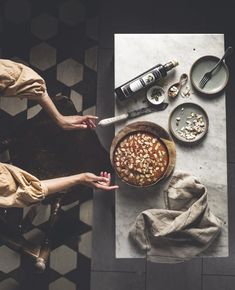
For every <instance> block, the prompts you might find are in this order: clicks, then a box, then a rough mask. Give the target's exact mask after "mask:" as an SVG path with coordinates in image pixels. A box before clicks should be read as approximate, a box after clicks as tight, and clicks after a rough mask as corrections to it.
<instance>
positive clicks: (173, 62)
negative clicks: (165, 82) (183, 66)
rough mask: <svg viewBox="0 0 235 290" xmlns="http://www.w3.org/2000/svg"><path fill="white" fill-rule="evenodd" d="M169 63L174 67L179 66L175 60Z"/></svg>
mask: <svg viewBox="0 0 235 290" xmlns="http://www.w3.org/2000/svg"><path fill="white" fill-rule="evenodd" d="M171 62H172V64H173V66H174V67H175V66H177V65H179V62H178V61H177V60H172V61H171Z"/></svg>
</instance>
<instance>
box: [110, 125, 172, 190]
mask: <svg viewBox="0 0 235 290" xmlns="http://www.w3.org/2000/svg"><path fill="white" fill-rule="evenodd" d="M140 131H141V132H146V133H150V134H153V135H154V136H156V138H158V139H159V140H160V141H161V142H162V143H163V144H164V145H165V146H166V149H167V151H168V158H169V161H168V165H167V168H166V170H165V172H164V174H163V175H162V176H161V177H160V178H159V179H158V180H156V181H155V182H154V183H152V184H149V185H133V184H131V183H128V182H127V181H125V180H123V179H122V178H121V177H120V176H119V174H118V172H117V170H116V167H115V164H114V152H115V149H116V147H117V146H118V145H119V143H120V141H121V140H123V138H125V137H126V136H127V135H129V134H130V133H135V132H140ZM110 160H111V164H112V166H113V168H114V169H115V171H116V174H117V175H118V176H119V178H120V179H121V180H122V181H123V182H124V183H127V184H128V185H131V186H134V187H149V186H152V185H155V184H157V183H158V182H159V181H161V180H163V179H165V178H167V177H168V176H169V175H170V174H171V172H172V171H173V169H174V167H175V161H176V150H175V143H174V141H173V139H172V138H171V136H170V134H169V133H168V132H167V131H166V130H165V129H163V128H162V127H161V126H159V125H157V124H155V123H152V122H146V121H143V122H134V123H131V124H129V125H127V126H126V127H124V128H123V129H121V130H120V131H119V132H118V133H117V134H116V136H115V137H114V139H113V141H112V144H111V148H110Z"/></svg>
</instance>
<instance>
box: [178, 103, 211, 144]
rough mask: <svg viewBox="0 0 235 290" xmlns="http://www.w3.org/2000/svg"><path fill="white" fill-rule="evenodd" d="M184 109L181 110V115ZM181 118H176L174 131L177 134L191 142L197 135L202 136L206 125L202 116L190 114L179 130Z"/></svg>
mask: <svg viewBox="0 0 235 290" xmlns="http://www.w3.org/2000/svg"><path fill="white" fill-rule="evenodd" d="M183 111H184V108H182V109H181V113H182V114H183ZM180 120H181V117H180V116H179V117H177V118H176V126H177V127H178V128H176V131H177V132H178V134H179V135H180V136H181V137H183V138H184V139H186V140H188V141H193V140H195V139H196V137H197V136H198V135H199V134H202V133H203V132H204V131H205V129H206V125H205V122H204V119H203V116H202V115H200V114H197V113H195V112H191V113H190V115H188V116H187V117H186V121H185V123H184V125H183V127H181V128H179V123H180Z"/></svg>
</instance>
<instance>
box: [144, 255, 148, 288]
mask: <svg viewBox="0 0 235 290" xmlns="http://www.w3.org/2000/svg"><path fill="white" fill-rule="evenodd" d="M147 264H148V260H147V252H146V257H145V290H147V266H148V265H147Z"/></svg>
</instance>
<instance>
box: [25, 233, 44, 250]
mask: <svg viewBox="0 0 235 290" xmlns="http://www.w3.org/2000/svg"><path fill="white" fill-rule="evenodd" d="M23 236H24V238H25V239H26V240H28V241H30V242H31V243H32V244H34V245H35V246H37V247H38V246H40V245H41V244H42V241H43V239H44V236H45V234H44V233H43V232H42V231H41V230H39V229H33V230H31V231H29V232H27V233H25V234H24V235H23Z"/></svg>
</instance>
